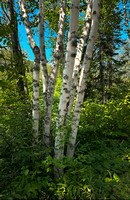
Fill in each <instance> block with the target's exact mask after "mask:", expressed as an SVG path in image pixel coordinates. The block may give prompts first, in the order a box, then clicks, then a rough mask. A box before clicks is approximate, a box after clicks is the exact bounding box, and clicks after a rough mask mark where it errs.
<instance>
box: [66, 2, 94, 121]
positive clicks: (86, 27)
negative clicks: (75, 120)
mask: <svg viewBox="0 0 130 200" xmlns="http://www.w3.org/2000/svg"><path fill="white" fill-rule="evenodd" d="M91 12H92V0H89V1H88V5H87V9H86V16H85V25H84V27H83V31H82V35H81V37H80V39H79V42H78V46H77V54H76V58H75V62H74V69H73V75H72V83H71V91H70V101H69V107H68V114H67V116H68V118H69V117H70V114H71V110H72V106H73V102H74V97H75V93H76V87H77V86H78V74H79V70H80V64H81V59H82V53H83V49H84V45H85V42H86V39H87V36H88V33H89V30H90V24H91V16H92V15H91Z"/></svg>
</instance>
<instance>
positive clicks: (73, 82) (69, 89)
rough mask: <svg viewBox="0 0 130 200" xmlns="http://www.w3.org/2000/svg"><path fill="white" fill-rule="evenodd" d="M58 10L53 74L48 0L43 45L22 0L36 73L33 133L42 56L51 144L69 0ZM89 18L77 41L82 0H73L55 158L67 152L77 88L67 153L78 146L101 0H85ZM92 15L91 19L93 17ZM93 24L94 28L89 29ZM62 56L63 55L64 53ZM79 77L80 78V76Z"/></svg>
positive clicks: (46, 140)
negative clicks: (36, 37) (48, 40)
mask: <svg viewBox="0 0 130 200" xmlns="http://www.w3.org/2000/svg"><path fill="white" fill-rule="evenodd" d="M60 3H61V4H60V11H59V27H58V32H57V40H56V45H55V49H54V57H53V66H52V70H51V74H50V76H49V75H48V73H47V66H46V54H45V39H44V7H45V1H44V0H40V1H39V40H40V48H39V47H38V46H37V45H36V43H35V41H34V39H33V36H32V32H31V28H30V21H29V16H28V13H27V9H26V1H25V0H19V5H20V10H21V13H22V16H23V17H22V18H23V22H24V25H25V28H26V32H27V36H28V40H29V44H30V47H31V48H32V50H33V53H34V57H35V66H34V73H33V76H34V78H33V93H34V95H33V119H35V121H34V132H35V134H34V136H35V138H37V137H38V122H39V65H40V60H41V67H42V79H43V97H44V106H45V116H44V132H43V144H44V146H46V147H48V148H50V145H51V122H52V104H53V95H54V90H55V84H56V78H57V71H58V67H59V61H60V57H61V53H62V54H63V36H64V23H65V15H66V0H61V2H60ZM86 3H87V9H86V18H85V25H84V27H83V31H82V35H81V37H80V39H79V41H78V45H77V39H78V28H79V9H80V0H72V1H71V9H70V18H69V31H68V41H67V49H66V57H65V65H64V69H63V81H62V89H61V96H60V102H59V108H58V115H57V123H56V128H57V130H56V137H55V145H54V149H55V158H56V159H61V160H62V158H63V155H64V143H65V141H64V139H65V134H66V124H67V122H66V116H67V115H68V116H70V113H71V108H72V105H73V101H74V96H75V93H76V87H75V86H78V90H77V100H76V105H75V109H74V114H73V118H72V126H71V129H72V132H71V138H70V140H69V144H68V149H67V156H68V157H73V155H74V150H75V142H76V135H77V130H78V124H79V119H80V113H81V108H82V105H83V97H84V91H85V85H86V78H87V72H88V70H89V67H90V61H91V57H92V52H93V47H94V42H95V40H96V35H97V29H98V20H99V10H100V9H99V3H100V2H99V0H97V1H96V0H89V1H86ZM91 17H92V20H91ZM90 27H91V29H90ZM87 37H88V38H89V39H88V45H87V50H86V53H85V56H84V61H83V64H82V69H81V74H79V71H80V68H81V58H82V55H83V49H84V45H85V42H86V39H87ZM62 56H63V55H62ZM79 76H80V81H79V82H78V77H79Z"/></svg>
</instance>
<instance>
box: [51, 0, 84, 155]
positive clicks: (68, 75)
mask: <svg viewBox="0 0 130 200" xmlns="http://www.w3.org/2000/svg"><path fill="white" fill-rule="evenodd" d="M79 8H80V0H72V1H71V10H70V21H69V32H68V43H67V52H66V59H65V67H64V70H63V83H62V91H61V96H60V103H59V109H58V117H57V133H56V138H55V158H57V159H62V158H63V154H64V131H63V130H60V126H63V127H64V125H65V124H64V121H65V117H66V113H67V109H68V108H67V107H68V103H69V94H70V86H71V80H72V72H73V66H74V60H75V56H76V47H77V31H78V21H79Z"/></svg>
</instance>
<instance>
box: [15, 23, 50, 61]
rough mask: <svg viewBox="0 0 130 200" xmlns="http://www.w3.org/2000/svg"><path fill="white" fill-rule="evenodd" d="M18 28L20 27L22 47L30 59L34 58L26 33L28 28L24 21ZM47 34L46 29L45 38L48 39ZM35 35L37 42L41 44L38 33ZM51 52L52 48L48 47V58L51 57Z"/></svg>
mask: <svg viewBox="0 0 130 200" xmlns="http://www.w3.org/2000/svg"><path fill="white" fill-rule="evenodd" d="M18 28H19V38H20V44H21V48H22V49H23V50H24V51H25V52H26V53H27V54H28V58H29V59H30V60H34V55H33V52H32V49H31V48H30V46H29V43H28V38H27V35H26V30H25V27H24V25H23V23H21V25H19V26H18ZM47 34H48V33H47V31H45V39H46V40H47ZM33 37H34V40H35V42H36V44H37V45H38V46H39V37H38V35H36V36H33ZM50 54H51V49H48V48H46V56H47V60H49V59H50Z"/></svg>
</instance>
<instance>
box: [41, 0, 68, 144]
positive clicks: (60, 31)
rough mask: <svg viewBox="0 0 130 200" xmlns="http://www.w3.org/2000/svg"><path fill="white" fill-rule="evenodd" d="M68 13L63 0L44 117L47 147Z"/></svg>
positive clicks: (44, 134)
mask: <svg viewBox="0 0 130 200" xmlns="http://www.w3.org/2000/svg"><path fill="white" fill-rule="evenodd" d="M65 14H66V0H62V1H61V9H60V11H59V29H58V33H57V41H56V46H55V49H54V60H53V67H52V71H51V75H50V77H49V83H48V88H47V96H46V107H45V117H44V132H43V144H44V145H45V146H46V147H50V144H51V133H50V132H51V118H52V103H53V95H54V90H55V84H56V78H57V71H58V67H59V61H60V55H61V51H62V48H63V35H64V22H65Z"/></svg>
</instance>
